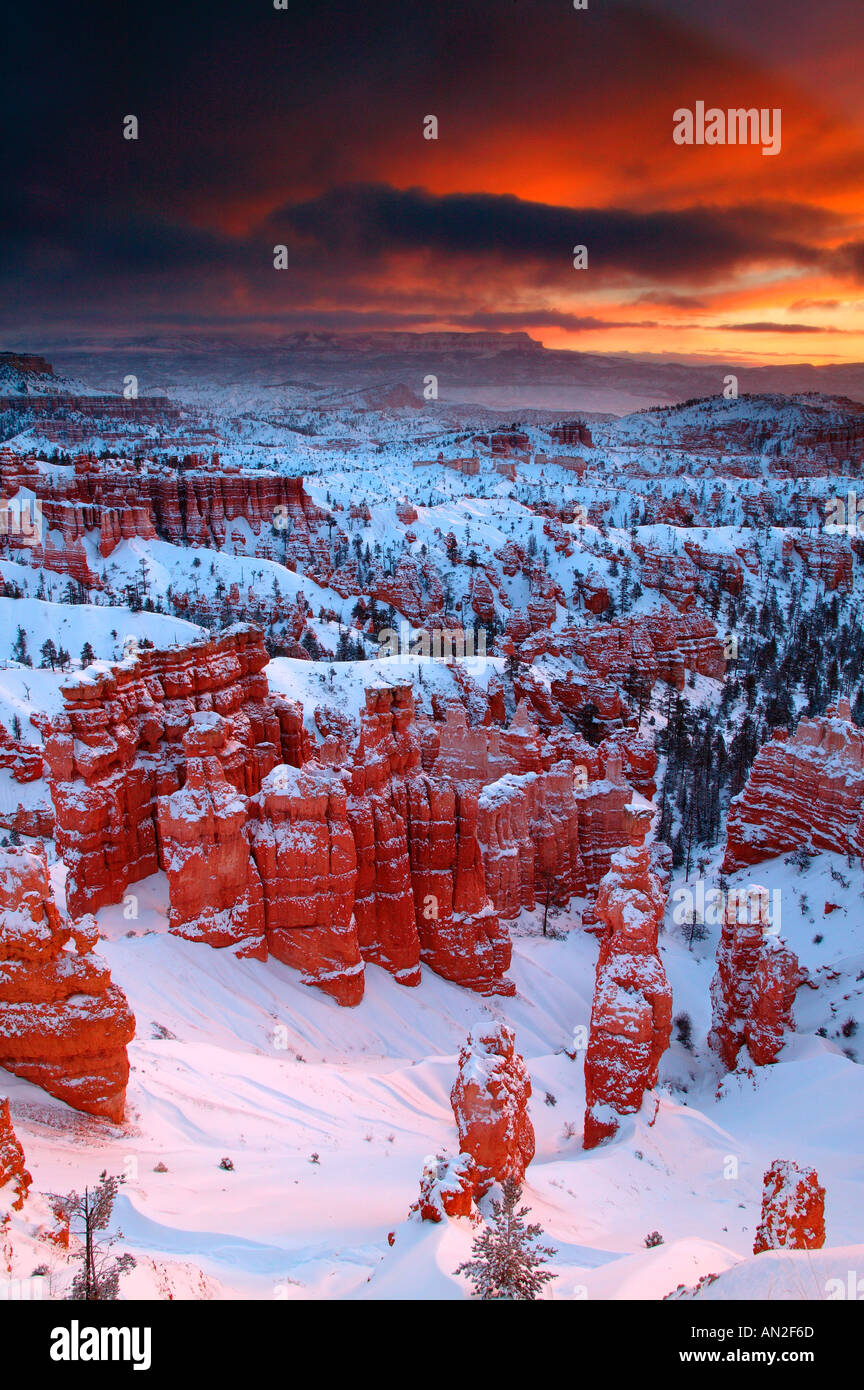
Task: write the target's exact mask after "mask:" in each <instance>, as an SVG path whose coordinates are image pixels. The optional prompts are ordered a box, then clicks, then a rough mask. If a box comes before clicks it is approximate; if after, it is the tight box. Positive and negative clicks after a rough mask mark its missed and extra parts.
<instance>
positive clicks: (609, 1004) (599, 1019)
mask: <svg viewBox="0 0 864 1390" xmlns="http://www.w3.org/2000/svg"><path fill="white" fill-rule="evenodd" d="M664 905H665V894H664V892H663V888H662V885H661V883H660V880H659V879H658V877H657V875H656V874H655V873H654V872H653V871H652V868H651V861H650V854H649V851H648V849H647V848H645V847H640V848H634V849H628V850H623V851H621V853H619V854H616V855H615V857H614V858H613V860H612V864H611V867H610V869H609V872H608V873H607V874H606V875H605V877H604V878H603V879H602V881H601V883H600V890H599V892H598V894H597V902H596V905H595V910H596V914H597V916H598V918H599V919H600V921H601V922H602V923H604V924H605V931H604V934H603V936H602V938H601V942H600V956H599V959H598V961H597V976H596V981H595V985H594V1004H593V1008H592V1010H591V1033H590V1037H589V1041H588V1050H587V1052H586V1054H585V1099H586V1109H585V1135H584V1139H583V1147H584V1148H586V1149H593V1148H594V1147H596V1145H597V1144H600V1143H602V1142H603V1140H604V1139H609V1138H611V1137H612V1136H613V1135H614V1134H615V1133H616V1131H617V1129H618V1122H619V1117H620V1116H621V1115H632V1114H635V1112H636V1111H637V1110H638V1109H639V1107H640V1106H641V1104H642V1100H643V1097H644V1095H645V1092H646V1091H650V1090H651V1089H652V1088H653V1087H654V1086H655V1085H656V1083H657V1068H658V1065H659V1063H660V1058H661V1057H662V1055H663V1053H664V1052H665V1051H666V1048H667V1047H668V1046H669V1034H670V1031H671V1026H672V990H671V988H670V986H669V982H668V980H667V979H666V972H665V970H664V969H663V964H662V962H661V960H660V956H659V954H658V951H657V933H658V931H659V928H660V922H661V921H662V918H663V911H664Z"/></svg>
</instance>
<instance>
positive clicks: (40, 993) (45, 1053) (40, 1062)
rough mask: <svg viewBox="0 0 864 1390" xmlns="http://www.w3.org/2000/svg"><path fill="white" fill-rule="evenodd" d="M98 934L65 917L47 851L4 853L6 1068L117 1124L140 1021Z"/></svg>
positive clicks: (0, 983)
mask: <svg viewBox="0 0 864 1390" xmlns="http://www.w3.org/2000/svg"><path fill="white" fill-rule="evenodd" d="M70 940H71V941H72V942H74V945H75V950H74V951H68V950H64V947H65V946H66V944H67V942H69V941H70ZM96 940H97V931H96V924H95V922H94V921H93V918H92V917H85V918H84V919H83V920H81V921H80V922H72V921H67V920H64V919H63V918H61V916H60V913H59V912H58V910H57V907H56V904H55V902H54V897H53V894H52V891H51V886H50V882H49V879H48V866H47V862H46V860H45V856H44V853H43V852H41V851H39V852H37V851H33V850H23V849H16V850H6V851H0V1067H5V1068H6V1069H7V1071H11V1072H14V1073H15V1075H16V1076H22V1077H24V1078H25V1079H26V1080H27V1081H32V1082H33V1083H34V1084H35V1085H37V1086H42V1087H43V1088H44V1090H46V1091H48V1092H49V1093H50V1094H51V1095H52V1096H57V1097H58V1098H59V1099H60V1100H64V1101H66V1102H67V1104H69V1105H72V1106H74V1107H75V1109H77V1110H83V1111H86V1112H87V1113H88V1114H90V1115H103V1116H105V1117H106V1118H107V1119H109V1120H114V1121H116V1122H119V1121H120V1120H122V1118H123V1106H124V1101H125V1095H126V1082H127V1080H128V1077H129V1061H128V1058H127V1055H126V1045H127V1043H129V1042H131V1040H132V1037H133V1036H134V1032H135V1020H134V1018H133V1016H132V1014H131V1013H130V1011H129V1006H128V1004H127V1002H126V998H125V995H124V994H123V992H122V990H120V989H118V988H117V987H116V985H113V984H112V983H111V975H110V972H109V970H108V967H107V966H106V964H105V962H104V961H103V960H102V959H101V958H100V957H99V956H97V955H94V954H93V947H94V945H95V943H96Z"/></svg>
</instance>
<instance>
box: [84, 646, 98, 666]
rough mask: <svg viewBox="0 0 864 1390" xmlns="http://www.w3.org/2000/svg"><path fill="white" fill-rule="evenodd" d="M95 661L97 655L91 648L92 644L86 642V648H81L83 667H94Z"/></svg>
mask: <svg viewBox="0 0 864 1390" xmlns="http://www.w3.org/2000/svg"><path fill="white" fill-rule="evenodd" d="M95 660H96V653H95V652H94V650H93V648H92V647H91V645H90V643H89V642H85V643H84V646H83V647H82V648H81V665H82V666H92V664H93V662H94V661H95Z"/></svg>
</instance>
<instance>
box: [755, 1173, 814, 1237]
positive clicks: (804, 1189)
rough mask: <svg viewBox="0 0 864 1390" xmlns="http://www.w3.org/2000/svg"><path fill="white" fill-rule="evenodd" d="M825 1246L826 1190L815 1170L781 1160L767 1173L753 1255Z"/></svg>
mask: <svg viewBox="0 0 864 1390" xmlns="http://www.w3.org/2000/svg"><path fill="white" fill-rule="evenodd" d="M824 1244H825V1188H824V1187H821V1186H820V1184H819V1175H818V1173H817V1172H816V1169H815V1168H799V1167H798V1165H797V1163H792V1162H791V1161H790V1160H789V1159H783V1158H778V1159H776V1160H775V1161H774V1162H773V1163H772V1164H771V1167H770V1168H769V1169H768V1172H767V1173H766V1174H765V1181H764V1187H763V1190H762V1219H761V1221H760V1222H759V1226H758V1228H757V1231H756V1240H755V1241H754V1244H753V1254H754V1255H760V1254H761V1253H762V1251H763V1250H777V1249H779V1248H780V1247H781V1246H782V1247H785V1248H786V1249H787V1250H821V1248H822V1246H823V1245H824Z"/></svg>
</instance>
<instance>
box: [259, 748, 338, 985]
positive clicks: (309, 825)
mask: <svg viewBox="0 0 864 1390" xmlns="http://www.w3.org/2000/svg"><path fill="white" fill-rule="evenodd" d="M251 811H252V819H251V820H250V821H249V837H250V841H251V846H252V855H253V858H254V861H255V865H256V866H257V872H258V873H259V875H260V878H261V883H262V885H263V890H264V927H265V933H266V941H267V950H268V952H269V953H270V955H271V956H274V957H275V959H276V960H280V961H283V962H284V963H285V964H286V965H290V966H293V967H294V969H296V970H299V971H300V973H301V976H302V978H303V982H304V984H308V985H317V986H318V988H319V989H323V990H324V991H325V993H327V994H330V995H332V997H333V998H334V999H336V1000H338V1002H339V1003H340V1004H345V1005H352V1004H358V1003H359V1002H360V1000H361V999H362V997H363V980H364V974H363V971H364V966H363V957H362V956H361V954H360V947H359V943H358V940H357V924H356V921H355V918H354V892H355V885H356V881H357V852H356V849H355V846H354V836H353V835H352V833H351V826H350V825H349V823H348V811H347V794H346V787H345V783H344V779H343V777H342V776H341V775H340V773H339V771H338V770H337V769H335V768H332V767H328V766H325V765H324V764H322V763H320V762H317V761H310V762H307V763H305V764H304V766H303V767H302V768H293V767H288V766H282V767H277V768H274V769H273V771H272V772H270V773H268V775H267V776H266V777H265V779H264V781H263V783H262V784H261V791H260V792H259V793H258V795H257V796H256V797H253V799H252V803H251Z"/></svg>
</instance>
